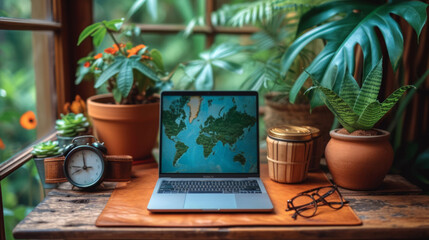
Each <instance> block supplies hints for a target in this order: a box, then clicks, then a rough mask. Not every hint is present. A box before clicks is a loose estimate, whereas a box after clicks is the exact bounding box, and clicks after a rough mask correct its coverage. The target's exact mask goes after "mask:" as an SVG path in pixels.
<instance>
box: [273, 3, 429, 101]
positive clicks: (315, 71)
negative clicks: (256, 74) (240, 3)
mask: <svg viewBox="0 0 429 240" xmlns="http://www.w3.org/2000/svg"><path fill="white" fill-rule="evenodd" d="M382 3H383V4H381V5H380V4H379V2H377V1H357V0H347V1H335V2H328V3H325V4H322V5H320V6H317V7H315V8H313V9H311V10H310V11H308V12H306V13H305V14H304V15H303V16H302V18H301V20H300V23H299V26H298V34H301V33H303V34H302V35H301V36H300V37H298V38H297V39H296V40H295V41H294V43H293V44H292V45H291V46H290V47H289V48H288V49H287V51H286V52H285V53H284V55H283V56H282V63H281V64H282V73H283V74H286V73H287V72H288V69H289V68H290V66H291V65H292V63H293V61H294V59H295V58H296V56H297V55H298V54H299V52H300V51H302V49H304V47H305V46H306V45H307V44H309V43H310V42H312V41H313V40H315V39H323V40H325V41H326V45H325V47H324V49H323V51H322V52H320V53H319V54H318V55H317V57H316V58H315V59H314V61H313V62H312V63H311V64H310V66H308V67H307V68H306V70H305V71H303V72H302V73H301V75H300V76H299V77H298V79H297V80H296V81H295V83H294V86H293V87H292V89H291V92H290V101H291V102H292V103H293V102H294V101H295V97H296V96H297V94H298V93H299V91H300V89H301V87H302V86H303V84H304V83H305V82H306V80H307V79H308V78H309V77H310V76H313V77H312V80H313V85H320V86H323V87H325V88H328V89H331V90H333V91H334V92H336V93H339V91H340V89H341V84H342V80H343V79H344V78H345V77H346V76H345V75H346V72H349V73H352V74H353V73H354V66H355V46H356V45H360V47H361V48H362V52H363V56H364V61H363V76H364V77H366V76H367V75H368V74H369V71H370V70H371V69H373V68H374V67H375V66H376V65H377V63H378V61H379V60H380V59H381V57H382V49H381V47H380V38H378V36H377V31H376V28H378V29H379V30H380V33H381V35H382V36H383V38H384V42H385V45H386V49H387V52H388V55H389V60H390V62H391V64H392V66H393V69H394V70H396V67H397V66H398V63H399V60H400V59H401V56H402V52H403V45H404V40H403V35H402V33H401V29H400V27H399V24H398V23H397V22H396V21H395V19H394V18H393V15H396V16H399V17H401V18H403V19H405V20H406V21H407V22H408V23H409V24H410V25H411V26H412V27H413V29H414V30H415V32H416V33H417V38H418V37H419V35H420V32H421V30H422V28H423V26H424V25H425V23H426V19H427V15H426V7H427V6H428V4H426V3H424V2H420V1H389V2H387V3H385V2H384V1H383V2H382ZM313 27H314V28H313ZM309 29H310V30H309ZM305 30H308V31H307V32H305V33H304V31H305ZM322 104H323V102H322V101H321V99H320V98H318V96H317V95H316V96H313V97H312V101H311V105H312V107H316V106H319V105H322Z"/></svg>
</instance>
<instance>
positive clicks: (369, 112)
mask: <svg viewBox="0 0 429 240" xmlns="http://www.w3.org/2000/svg"><path fill="white" fill-rule="evenodd" d="M380 112H381V104H380V103H379V102H378V101H375V102H372V103H370V104H368V106H367V107H366V108H365V109H364V110H363V112H362V114H361V115H360V116H359V119H358V121H357V123H356V124H357V128H358V129H362V130H369V129H371V128H373V127H374V124H376V123H377V122H378V120H380V118H381V117H383V115H382V114H380Z"/></svg>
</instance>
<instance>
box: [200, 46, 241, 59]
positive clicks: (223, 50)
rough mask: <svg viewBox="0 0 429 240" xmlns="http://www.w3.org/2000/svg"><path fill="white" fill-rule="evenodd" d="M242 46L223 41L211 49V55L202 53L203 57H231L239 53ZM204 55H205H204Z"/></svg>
mask: <svg viewBox="0 0 429 240" xmlns="http://www.w3.org/2000/svg"><path fill="white" fill-rule="evenodd" d="M240 49H241V47H240V46H238V45H236V44H230V43H223V44H220V45H218V46H216V47H214V48H213V49H211V50H210V51H209V56H208V57H207V56H206V54H202V56H201V57H202V58H203V59H206V60H208V59H221V58H226V57H230V56H232V55H234V54H237V53H238V52H239V51H240ZM203 56H204V57H203Z"/></svg>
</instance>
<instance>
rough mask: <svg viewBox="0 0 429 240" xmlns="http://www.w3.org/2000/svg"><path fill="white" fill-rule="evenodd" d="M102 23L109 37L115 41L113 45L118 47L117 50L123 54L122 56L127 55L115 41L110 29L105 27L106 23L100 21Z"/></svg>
mask: <svg viewBox="0 0 429 240" xmlns="http://www.w3.org/2000/svg"><path fill="white" fill-rule="evenodd" d="M101 24H103V26H104V28H106V30H107V32H108V33H109V35H110V37H111V38H112V40H113V42H114V43H115V45H116V46H117V47H118V49H119V52H121V53H122V55H124V57H126V56H127V55H126V54H125V52H124V50H123V49H122V48H121V46H120V45H119V43H118V41H116V38H115V36H114V35H113V33H112V31H110V29H108V28H107V26H106V24H104V23H103V22H102V23H101Z"/></svg>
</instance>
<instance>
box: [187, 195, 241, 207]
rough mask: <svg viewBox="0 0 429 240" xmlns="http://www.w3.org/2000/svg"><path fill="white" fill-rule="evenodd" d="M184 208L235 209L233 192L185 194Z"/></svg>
mask: <svg viewBox="0 0 429 240" xmlns="http://www.w3.org/2000/svg"><path fill="white" fill-rule="evenodd" d="M184 208H185V209H202V210H217V209H236V208H237V204H236V202H235V195H234V194H212V193H206V194H186V199H185V206H184Z"/></svg>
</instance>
